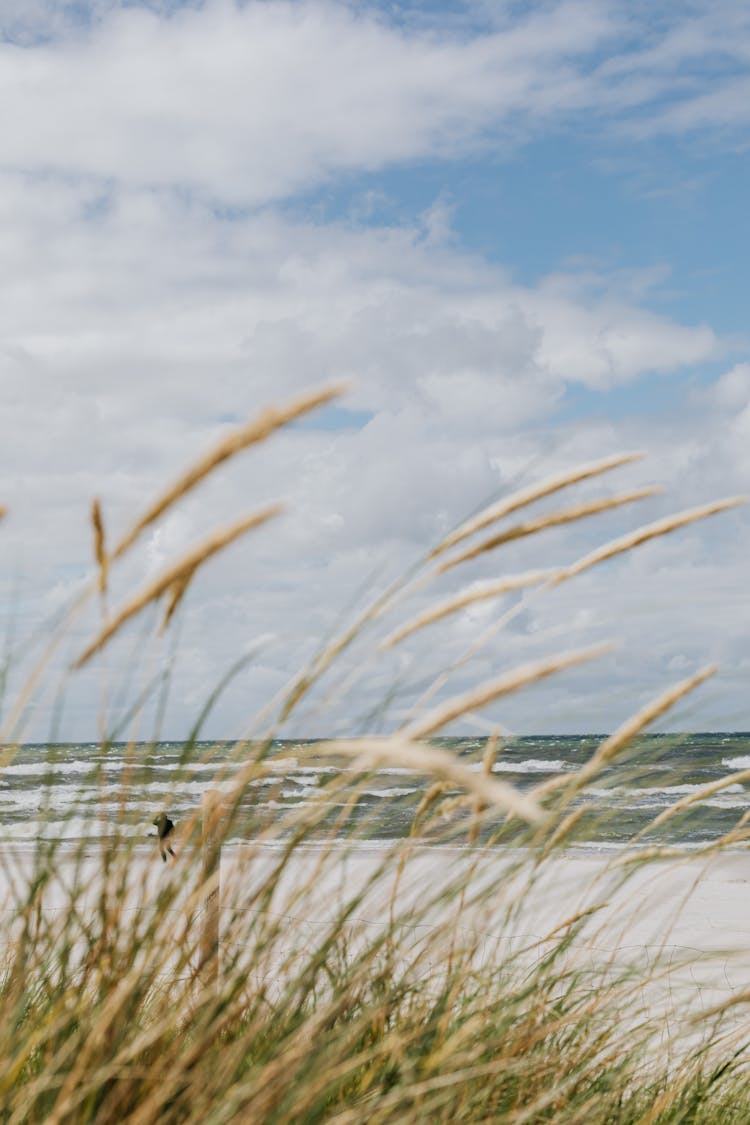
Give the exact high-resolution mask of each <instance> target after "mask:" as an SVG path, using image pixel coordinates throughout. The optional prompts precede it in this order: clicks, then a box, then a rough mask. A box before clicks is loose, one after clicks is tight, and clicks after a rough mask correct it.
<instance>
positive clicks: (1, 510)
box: [0, 504, 8, 520]
mask: <svg viewBox="0 0 750 1125" xmlns="http://www.w3.org/2000/svg"><path fill="white" fill-rule="evenodd" d="M7 514H8V509H7V508H6V507H5V504H0V520H1V519H4V518H5V516H7Z"/></svg>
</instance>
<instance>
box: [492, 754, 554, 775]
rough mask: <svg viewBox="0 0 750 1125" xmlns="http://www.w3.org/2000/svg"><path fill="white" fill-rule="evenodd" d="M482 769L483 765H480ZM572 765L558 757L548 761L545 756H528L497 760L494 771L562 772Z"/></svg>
mask: <svg viewBox="0 0 750 1125" xmlns="http://www.w3.org/2000/svg"><path fill="white" fill-rule="evenodd" d="M479 768H480V769H481V766H480V767H479ZM570 768H571V767H570V765H568V764H566V763H565V762H561V761H560V760H559V759H558V758H554V759H552V760H550V761H546V760H545V759H544V758H526V759H525V761H523V762H509V761H507V759H506V760H501V761H499V762H495V764H494V766H493V767H492V772H493V773H562V772H563V771H564V770H566V769H567V770H569V769H570Z"/></svg>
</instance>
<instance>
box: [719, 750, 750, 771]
mask: <svg viewBox="0 0 750 1125" xmlns="http://www.w3.org/2000/svg"><path fill="white" fill-rule="evenodd" d="M721 764H722V766H726V767H727V769H730V770H750V754H740V755H739V756H738V757H736V758H722V759H721Z"/></svg>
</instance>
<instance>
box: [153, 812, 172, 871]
mask: <svg viewBox="0 0 750 1125" xmlns="http://www.w3.org/2000/svg"><path fill="white" fill-rule="evenodd" d="M151 823H152V824H155V825H156V835H157V837H158V839H159V851H160V852H161V858H162V859H163V860H164V862H165V863H166V862H167V852H169V854H170V855H171V856H174V852H173V851H172V845H171V844H170V843H169V835H170V833H171V832H172V831H173V829H174V822H173V821H171V820H170V819H169V817H168V816H167V814H166V813H159V815H158V816H157V817H156V819H155V820H153V821H152V822H151Z"/></svg>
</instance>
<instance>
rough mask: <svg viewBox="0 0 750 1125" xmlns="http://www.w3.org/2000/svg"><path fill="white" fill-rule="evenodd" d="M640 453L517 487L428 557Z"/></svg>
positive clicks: (462, 526)
mask: <svg viewBox="0 0 750 1125" xmlns="http://www.w3.org/2000/svg"><path fill="white" fill-rule="evenodd" d="M643 457H645V453H617V454H615V455H614V456H612V457H604V458H603V459H602V460H600V461H590V462H588V463H587V464H585V465H579V466H577V467H576V468H575V469H569V470H567V471H566V472H563V473H556V474H555V475H554V476H551V477H547V478H546V479H545V480H543V481H540V482H539V483H538V484H532V485H531V486H530V487H528V488H524V489H521V491H519V492H514V493H513V494H512V495H511V496H508V497H506V499H504V500H498V501H496V502H495V503H494V504H491V505H490V506H489V507H488V508H485V509H484V510H483V511H482V512H480V513H479V514H478V515H476V516H473V517H472V518H471V519H469V520H466V522H465V523H462V524H461V526H460V527H459V528H457V529H456V530H455V531H452V532H451V533H450V535H447V536H446V537H445V539H444V540H443V541H442V543H439V544H438V546H437V547H435V549H434V550H433V551H432V555H431V557H434V556H435V555H440V554H442V553H443V551H447V550H448V549H449V548H450V547H455V545H456V544H457V543H461V542H462V541H463V540H464V539H468V537H469V536H470V535H474V534H475V533H476V532H477V531H481V530H482V529H483V528H485V527H487V526H488V525H489V524H491V523H497V521H498V520H500V519H503V518H504V517H505V516H509V515H511V514H512V513H513V512H517V511H518V510H519V508H525V507H526V506H527V505H528V504H532V503H533V502H534V501H535V500H541V499H543V498H544V497H545V496H551V495H553V493H555V492H559V491H560V490H561V489H563V488H568V487H569V486H570V485H573V484H578V483H579V482H580V481H583V480H589V479H590V478H591V477H595V476H600V475H601V474H602V473H607V472H609V471H610V470H611V469H616V468H618V467H619V466H620V465H627V464H630V463H631V462H633V461H640V460H641V459H642V458H643Z"/></svg>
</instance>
